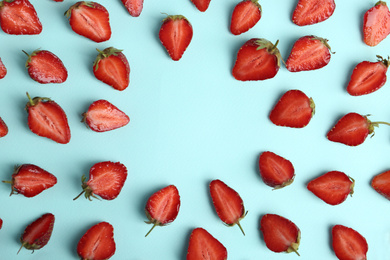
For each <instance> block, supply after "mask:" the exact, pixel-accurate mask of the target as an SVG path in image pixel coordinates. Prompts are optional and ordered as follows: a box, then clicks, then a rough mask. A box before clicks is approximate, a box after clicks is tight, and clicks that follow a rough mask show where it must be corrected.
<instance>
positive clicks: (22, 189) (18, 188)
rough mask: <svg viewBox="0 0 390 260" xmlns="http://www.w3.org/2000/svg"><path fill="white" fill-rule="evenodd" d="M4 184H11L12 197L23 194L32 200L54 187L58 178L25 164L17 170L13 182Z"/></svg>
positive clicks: (13, 175)
mask: <svg viewBox="0 0 390 260" xmlns="http://www.w3.org/2000/svg"><path fill="white" fill-rule="evenodd" d="M3 182H4V183H9V184H11V195H12V194H22V195H23V196H25V197H28V198H30V197H34V196H36V195H38V194H40V193H41V192H42V191H44V190H47V189H49V188H51V187H53V186H54V185H55V184H56V183H57V178H56V177H55V176H54V175H53V174H51V173H49V172H47V171H45V170H44V169H42V168H40V167H38V166H36V165H33V164H23V165H20V166H18V167H16V168H15V171H14V173H13V174H12V180H11V181H3Z"/></svg>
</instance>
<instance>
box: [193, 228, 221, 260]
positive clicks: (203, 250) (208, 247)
mask: <svg viewBox="0 0 390 260" xmlns="http://www.w3.org/2000/svg"><path fill="white" fill-rule="evenodd" d="M226 259H227V250H226V248H225V247H224V246H223V245H222V244H221V242H219V241H218V240H217V239H216V238H215V237H213V236H212V235H211V234H210V233H209V232H207V231H206V230H205V229H203V228H195V229H194V230H193V231H192V232H191V236H190V241H189V244H188V251H187V260H226Z"/></svg>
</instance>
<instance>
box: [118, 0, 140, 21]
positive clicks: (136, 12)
mask: <svg viewBox="0 0 390 260" xmlns="http://www.w3.org/2000/svg"><path fill="white" fill-rule="evenodd" d="M122 3H123V5H124V6H125V7H126V9H127V11H128V12H129V14H130V15H131V16H133V17H138V16H140V14H141V12H142V8H143V7H144V0H122Z"/></svg>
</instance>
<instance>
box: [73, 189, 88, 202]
mask: <svg viewBox="0 0 390 260" xmlns="http://www.w3.org/2000/svg"><path fill="white" fill-rule="evenodd" d="M84 192H85V190H83V191H82V192H81V193H80V194H79V195H77V196H76V198H74V199H73V200H77V199H78V198H79V197H80V196H81V195H83V193H84Z"/></svg>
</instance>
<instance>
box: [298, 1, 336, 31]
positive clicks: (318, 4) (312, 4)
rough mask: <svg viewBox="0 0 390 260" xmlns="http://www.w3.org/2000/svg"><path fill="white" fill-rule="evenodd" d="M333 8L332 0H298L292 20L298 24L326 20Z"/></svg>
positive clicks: (334, 6) (302, 24) (309, 23)
mask: <svg viewBox="0 0 390 260" xmlns="http://www.w3.org/2000/svg"><path fill="white" fill-rule="evenodd" d="M335 9H336V4H335V2H334V0H299V1H298V4H297V6H296V7H295V10H294V13H293V15H292V21H293V23H295V24H296V25H299V26H305V25H311V24H316V23H320V22H323V21H325V20H327V19H328V18H329V17H330V16H331V15H332V14H333V12H334V10H335Z"/></svg>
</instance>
